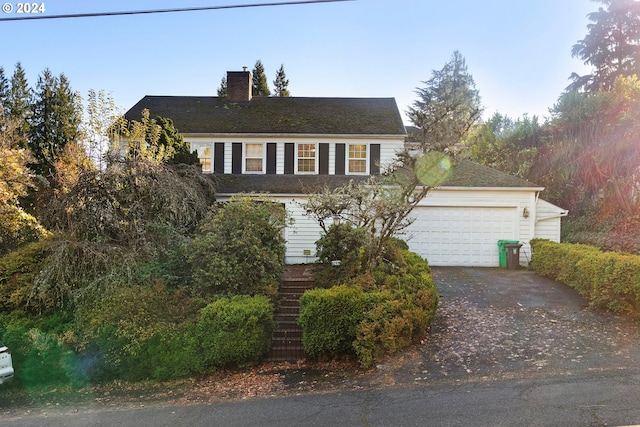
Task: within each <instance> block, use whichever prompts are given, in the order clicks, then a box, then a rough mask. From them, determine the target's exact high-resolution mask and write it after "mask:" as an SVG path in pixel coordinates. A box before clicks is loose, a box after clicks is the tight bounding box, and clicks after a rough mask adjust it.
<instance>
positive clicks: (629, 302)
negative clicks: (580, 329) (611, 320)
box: [530, 240, 640, 316]
mask: <svg viewBox="0 0 640 427" xmlns="http://www.w3.org/2000/svg"><path fill="white" fill-rule="evenodd" d="M531 247H532V249H533V256H532V260H531V266H530V267H531V268H532V269H533V270H534V271H536V272H537V273H538V274H540V275H543V276H547V277H550V278H552V279H554V280H558V281H560V282H562V283H564V284H566V285H568V286H571V287H572V288H574V289H576V290H577V291H578V292H580V294H581V295H582V296H584V297H585V298H587V299H588V300H589V301H590V302H591V303H592V304H593V305H595V306H598V307H602V308H606V309H608V310H611V311H615V312H619V313H625V314H629V315H632V316H638V315H640V257H639V256H636V255H629V254H623V253H616V252H601V251H600V250H599V249H597V248H594V247H591V246H586V245H581V244H570V243H554V242H551V241H548V240H532V241H531Z"/></svg>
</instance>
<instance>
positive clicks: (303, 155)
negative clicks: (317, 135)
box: [296, 144, 316, 173]
mask: <svg viewBox="0 0 640 427" xmlns="http://www.w3.org/2000/svg"><path fill="white" fill-rule="evenodd" d="M296 159H297V161H298V168H297V170H298V172H301V173H314V172H315V171H316V144H298V154H297V156H296Z"/></svg>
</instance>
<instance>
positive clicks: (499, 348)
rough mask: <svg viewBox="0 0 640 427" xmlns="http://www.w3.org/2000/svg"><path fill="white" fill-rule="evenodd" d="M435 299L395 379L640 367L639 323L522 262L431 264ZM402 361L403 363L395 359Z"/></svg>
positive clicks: (524, 375) (521, 375)
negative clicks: (505, 265)
mask: <svg viewBox="0 0 640 427" xmlns="http://www.w3.org/2000/svg"><path fill="white" fill-rule="evenodd" d="M432 274H433V277H434V280H435V282H436V286H437V289H438V293H439V294H440V305H439V308H438V312H437V315H436V318H435V320H434V323H433V325H432V328H431V331H430V332H429V334H428V335H427V337H425V340H424V341H423V345H422V346H420V347H419V348H418V349H417V350H416V353H414V355H413V356H407V357H406V358H405V360H403V361H402V362H401V363H400V364H395V366H393V367H391V366H388V367H385V366H384V365H383V366H381V368H382V369H383V370H385V369H386V370H387V375H390V376H392V377H393V382H395V383H396V384H400V383H405V384H406V383H407V382H410V381H414V382H422V381H424V382H434V381H437V380H449V381H450V380H451V379H456V380H463V379H470V380H474V379H477V380H492V379H514V378H531V377H536V376H543V377H550V376H571V375H579V374H583V373H594V372H605V371H608V370H616V371H619V370H621V369H627V368H629V369H633V370H637V369H638V368H640V339H639V338H640V328H639V326H640V323H638V322H637V321H634V320H631V319H628V318H625V317H621V316H616V315H613V314H610V313H605V312H602V311H600V310H597V309H594V308H591V307H589V306H588V304H587V301H586V300H584V299H583V298H582V297H581V296H580V295H579V294H578V293H577V292H575V291H574V290H573V289H571V288H569V287H567V286H565V285H563V284H561V283H557V282H554V281H552V280H549V279H546V278H543V277H540V276H538V275H537V274H536V273H534V272H531V271H526V270H517V271H513V270H503V269H498V268H495V269H494V268H459V267H433V268H432ZM400 365H402V366H400Z"/></svg>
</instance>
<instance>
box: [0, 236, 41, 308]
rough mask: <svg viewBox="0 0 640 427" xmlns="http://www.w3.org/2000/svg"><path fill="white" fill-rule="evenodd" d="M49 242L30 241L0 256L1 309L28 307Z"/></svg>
mask: <svg viewBox="0 0 640 427" xmlns="http://www.w3.org/2000/svg"><path fill="white" fill-rule="evenodd" d="M47 247H48V242H47V241H46V240H41V241H39V242H34V243H29V244H27V245H24V246H22V247H20V248H19V249H17V250H15V251H13V252H10V253H8V254H7V255H4V256H3V257H0V310H1V311H11V310H18V309H26V308H27V306H28V305H29V296H30V295H31V291H32V288H33V285H32V283H33V279H34V277H35V276H36V275H37V274H38V272H39V271H40V270H41V269H42V267H43V264H44V259H45V256H46V251H47Z"/></svg>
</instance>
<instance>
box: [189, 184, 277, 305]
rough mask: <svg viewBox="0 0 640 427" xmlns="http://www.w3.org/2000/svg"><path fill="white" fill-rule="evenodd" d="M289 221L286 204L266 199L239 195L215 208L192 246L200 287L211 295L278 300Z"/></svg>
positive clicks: (194, 266)
mask: <svg viewBox="0 0 640 427" xmlns="http://www.w3.org/2000/svg"><path fill="white" fill-rule="evenodd" d="M285 219H286V212H285V210H284V208H283V207H282V205H281V204H279V203H275V202H272V201H269V200H264V199H257V198H250V197H242V196H239V197H236V198H233V199H232V200H231V201H229V202H226V203H218V204H216V205H214V207H213V208H212V211H211V213H210V215H209V217H208V218H207V219H206V220H205V221H204V222H203V224H202V225H201V227H200V230H199V233H198V234H197V235H196V237H195V238H194V239H193V241H192V242H191V244H190V245H189V250H188V254H189V255H188V259H189V262H190V263H191V266H192V270H193V280H194V285H195V286H197V287H200V288H201V289H202V290H203V291H205V292H207V293H209V294H228V295H238V294H242V295H266V296H268V297H270V298H275V295H276V293H277V291H278V286H279V284H280V279H281V277H282V272H283V268H284V256H285V240H284V237H283V235H282V231H283V229H284V227H285Z"/></svg>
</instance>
